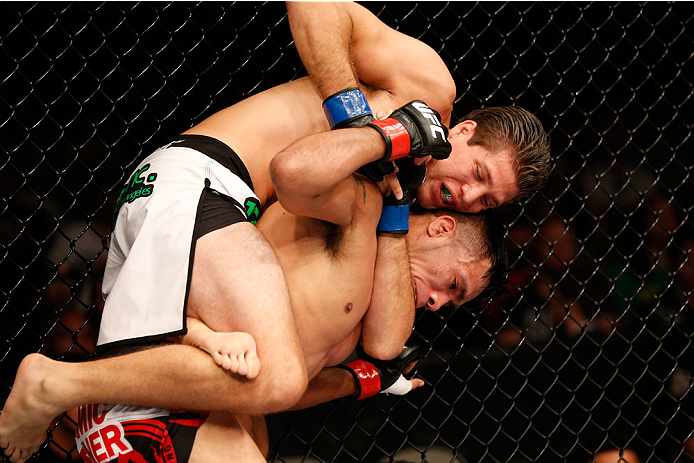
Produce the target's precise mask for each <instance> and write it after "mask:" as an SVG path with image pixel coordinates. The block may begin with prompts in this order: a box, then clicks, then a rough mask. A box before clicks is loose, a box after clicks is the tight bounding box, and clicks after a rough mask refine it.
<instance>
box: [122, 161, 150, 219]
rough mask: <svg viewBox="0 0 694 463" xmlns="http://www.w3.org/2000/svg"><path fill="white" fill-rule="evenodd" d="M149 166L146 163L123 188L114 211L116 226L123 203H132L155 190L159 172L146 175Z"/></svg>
mask: <svg viewBox="0 0 694 463" xmlns="http://www.w3.org/2000/svg"><path fill="white" fill-rule="evenodd" d="M149 168H150V165H149V164H145V165H144V166H142V168H141V169H139V170H138V171H137V172H135V173H134V174H133V176H132V177H130V180H129V181H128V183H126V184H125V186H124V187H123V189H122V190H121V192H120V195H118V201H117V202H116V211H115V212H114V213H113V226H114V227H115V226H116V219H118V212H119V211H120V208H121V207H122V206H123V204H125V203H132V202H133V201H135V200H136V199H137V198H146V197H147V196H150V195H151V194H152V192H153V191H154V181H155V180H156V179H157V174H156V173H155V172H151V173H149V174H147V175H146V176H145V172H147V170H148V169H149Z"/></svg>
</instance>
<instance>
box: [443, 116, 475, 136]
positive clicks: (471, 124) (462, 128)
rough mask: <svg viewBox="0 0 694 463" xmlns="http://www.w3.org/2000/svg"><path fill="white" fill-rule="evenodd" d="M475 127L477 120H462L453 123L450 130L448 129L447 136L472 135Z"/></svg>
mask: <svg viewBox="0 0 694 463" xmlns="http://www.w3.org/2000/svg"><path fill="white" fill-rule="evenodd" d="M476 129H477V122H475V121H470V120H467V121H463V122H459V123H458V124H456V125H454V126H453V127H452V128H451V130H450V131H449V134H448V136H449V138H450V137H457V136H459V135H467V136H470V137H471V136H473V135H474V134H475V130H476Z"/></svg>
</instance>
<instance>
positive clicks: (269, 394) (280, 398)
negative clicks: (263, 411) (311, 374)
mask: <svg viewBox="0 0 694 463" xmlns="http://www.w3.org/2000/svg"><path fill="white" fill-rule="evenodd" d="M268 385H269V387H267V388H265V391H266V394H265V395H264V400H265V401H266V405H267V407H268V409H269V410H271V412H272V413H274V412H278V411H282V410H286V409H288V408H291V407H292V406H293V405H294V404H296V403H297V402H298V401H299V399H301V397H302V396H303V395H304V392H306V389H307V387H308V375H307V374H306V369H305V368H292V369H287V370H284V371H283V372H281V373H280V375H279V376H278V377H276V379H274V380H271V381H269V384H268Z"/></svg>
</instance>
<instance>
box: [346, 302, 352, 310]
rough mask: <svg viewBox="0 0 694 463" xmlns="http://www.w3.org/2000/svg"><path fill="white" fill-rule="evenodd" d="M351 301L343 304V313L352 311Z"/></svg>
mask: <svg viewBox="0 0 694 463" xmlns="http://www.w3.org/2000/svg"><path fill="white" fill-rule="evenodd" d="M352 307H353V305H352V303H351V302H348V303H347V305H346V306H345V313H350V312H351V311H352Z"/></svg>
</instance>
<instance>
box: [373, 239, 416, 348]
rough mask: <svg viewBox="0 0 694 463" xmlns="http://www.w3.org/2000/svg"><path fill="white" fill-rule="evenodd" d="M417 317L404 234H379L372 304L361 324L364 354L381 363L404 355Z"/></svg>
mask: <svg viewBox="0 0 694 463" xmlns="http://www.w3.org/2000/svg"><path fill="white" fill-rule="evenodd" d="M414 315H415V300H414V289H413V287H412V277H411V275H410V266H409V256H408V251H407V239H406V237H405V235H394V234H387V233H384V234H380V235H379V236H378V255H377V257H376V270H375V275H374V286H373V293H372V295H371V305H370V306H369V310H368V311H367V312H366V315H365V316H364V320H363V325H362V346H363V347H364V351H365V352H366V353H367V354H369V355H371V356H372V357H375V358H377V359H381V360H389V359H392V358H394V357H396V356H397V355H399V354H400V353H401V352H402V348H403V345H404V344H405V342H406V341H407V339H408V338H409V337H410V335H411V334H412V327H413V325H414Z"/></svg>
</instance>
